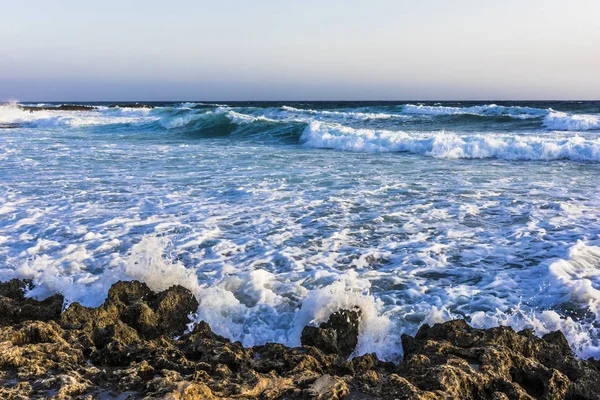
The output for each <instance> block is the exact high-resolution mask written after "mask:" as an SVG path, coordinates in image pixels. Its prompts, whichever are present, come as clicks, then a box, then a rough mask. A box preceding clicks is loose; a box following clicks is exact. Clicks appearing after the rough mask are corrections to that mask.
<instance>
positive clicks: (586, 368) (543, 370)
mask: <svg viewBox="0 0 600 400" xmlns="http://www.w3.org/2000/svg"><path fill="white" fill-rule="evenodd" d="M28 285H30V282H27V281H22V280H11V281H9V282H6V283H0V398H2V399H32V398H34V399H35V398H53V399H70V398H77V399H138V398H147V399H221V398H227V399H255V398H258V399H313V398H314V399H351V400H368V399H496V400H501V399H598V398H600V373H599V372H598V368H599V367H600V364H599V363H597V362H596V361H594V360H581V359H578V358H576V357H575V356H574V354H573V352H572V351H571V349H570V348H569V344H568V343H567V340H566V339H565V337H564V336H563V334H562V333H561V332H558V331H557V332H553V333H550V334H547V335H545V336H544V337H543V338H539V337H537V336H535V335H533V333H532V332H531V331H529V330H524V331H520V332H515V331H514V330H513V329H511V328H509V327H497V328H491V329H475V328H473V327H470V326H469V325H468V324H467V323H466V322H465V321H463V320H456V321H451V322H446V323H444V324H436V325H434V326H428V325H423V326H422V327H421V329H420V330H419V332H418V333H417V334H416V335H415V336H414V337H411V336H408V335H404V336H403V338H402V347H403V350H404V359H403V360H402V362H400V363H399V364H395V363H390V362H384V361H381V360H379V359H378V358H377V357H376V356H375V355H374V354H366V355H362V356H359V357H354V358H352V359H348V357H349V356H350V355H351V354H352V353H353V351H354V349H355V347H356V345H357V342H358V333H359V332H358V330H359V321H360V317H361V316H360V311H359V310H340V311H339V312H336V313H334V314H332V315H331V316H330V318H329V320H328V322H326V323H323V324H321V325H320V326H307V327H305V329H304V330H303V332H302V347H298V348H288V347H286V346H283V345H281V344H276V343H268V344H266V345H264V346H255V347H252V348H245V347H243V346H242V344H241V343H239V342H231V341H230V340H228V339H226V338H223V337H221V336H219V335H217V334H215V333H214V332H212V330H211V328H210V326H209V325H208V324H207V323H205V322H201V323H199V324H197V325H195V326H194V327H193V329H192V330H191V331H189V330H188V323H189V318H188V315H189V314H191V313H193V312H195V311H196V310H197V308H198V302H197V301H196V299H195V298H194V296H193V295H192V294H191V293H190V292H189V291H188V290H187V289H185V288H183V287H181V286H174V287H171V288H170V289H168V290H166V291H163V292H160V293H154V292H152V291H151V290H150V289H149V288H148V287H147V286H146V285H145V284H144V283H141V282H137V281H132V282H118V283H116V284H114V285H113V286H112V287H111V289H110V291H109V293H108V297H107V299H106V301H105V302H104V303H103V304H102V305H101V306H99V307H98V308H87V307H84V306H82V305H80V304H78V303H73V304H71V305H70V306H69V307H68V308H67V309H66V310H64V311H63V310H62V308H63V297H62V296H61V295H54V296H52V297H49V298H47V299H45V300H43V301H36V300H33V299H29V298H26V297H25V296H24V294H25V291H26V289H27V287H28Z"/></svg>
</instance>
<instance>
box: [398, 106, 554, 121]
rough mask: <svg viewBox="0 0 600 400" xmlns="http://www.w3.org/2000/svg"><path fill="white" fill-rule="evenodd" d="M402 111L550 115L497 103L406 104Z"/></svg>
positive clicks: (538, 109)
mask: <svg viewBox="0 0 600 400" xmlns="http://www.w3.org/2000/svg"><path fill="white" fill-rule="evenodd" d="M402 112H403V113H406V114H417V115H434V116H435V115H479V116H507V117H512V118H519V119H529V118H540V117H543V116H545V115H548V113H549V111H548V110H544V109H540V108H531V107H506V106H498V105H496V104H487V105H481V106H473V107H446V106H427V105H415V104H406V105H404V106H403V107H402Z"/></svg>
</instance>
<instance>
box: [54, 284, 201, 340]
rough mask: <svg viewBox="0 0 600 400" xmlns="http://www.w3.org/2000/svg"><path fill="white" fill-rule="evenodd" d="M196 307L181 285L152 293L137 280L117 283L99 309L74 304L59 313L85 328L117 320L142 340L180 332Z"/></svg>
mask: <svg viewBox="0 0 600 400" xmlns="http://www.w3.org/2000/svg"><path fill="white" fill-rule="evenodd" d="M197 309H198V301H197V300H196V298H195V297H194V295H192V293H191V292H190V291H189V290H187V289H185V288H184V287H181V286H172V287H170V288H169V289H167V290H165V291H163V292H160V293H154V292H152V291H151V290H150V289H149V288H148V286H147V285H146V284H145V283H142V282H138V281H131V282H123V281H120V282H117V283H115V284H114V285H113V286H112V287H111V288H110V290H109V292H108V297H107V299H106V301H105V302H104V303H103V304H102V305H101V306H100V307H98V308H89V307H83V306H82V305H80V304H79V303H73V304H71V306H70V307H69V308H68V309H67V310H66V311H65V312H64V313H63V314H62V315H61V322H62V323H63V324H65V325H68V326H71V327H75V328H83V329H86V330H90V331H92V330H98V329H104V328H105V327H106V326H108V325H112V324H114V323H116V322H117V321H121V322H124V323H125V324H127V325H128V326H130V327H131V328H133V329H135V330H136V331H137V333H138V334H139V336H140V337H142V338H144V339H149V338H157V337H159V336H167V337H172V336H175V335H181V334H182V333H183V332H184V331H185V329H186V328H187V324H188V323H189V322H190V321H189V317H188V316H189V315H190V314H191V313H193V312H195V311H196V310H197Z"/></svg>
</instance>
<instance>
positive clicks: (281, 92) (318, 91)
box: [0, 0, 600, 101]
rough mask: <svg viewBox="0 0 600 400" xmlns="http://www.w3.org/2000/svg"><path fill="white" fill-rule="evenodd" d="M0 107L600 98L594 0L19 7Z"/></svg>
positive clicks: (0, 50) (269, 0) (8, 36)
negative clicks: (77, 103)
mask: <svg viewBox="0 0 600 400" xmlns="http://www.w3.org/2000/svg"><path fill="white" fill-rule="evenodd" d="M1 9H2V10H1V12H0V100H21V101H44V100H45V101H52V100H54V101H69V100H70V101H74V100H79V101H84V100H88V101H100V100H105V101H111V100H114V101H127V100H148V101H149V100H519V99H535V100H538V99H539V100H544V99H548V100H549V99H565V100H567V99H576V100H600V76H599V75H600V1H598V0H568V1H567V0H518V1H517V0H503V1H489V0H412V1H408V0H370V1H366V0H363V1H355V0H345V1H342V0H320V1H316V0H302V1H299V0H298V1H297V0H285V1H282V0H277V1H275V0H254V1H248V0H237V1H234V0H218V1H217V0H215V1H203V0H194V1H191V0H190V1H188V0H171V1H168V2H166V1H164V0H144V1H137V0H119V1H114V0H102V1H96V2H89V1H82V0H55V1H47V0H43V1H41V0H28V1H6V2H3V5H2V7H1Z"/></svg>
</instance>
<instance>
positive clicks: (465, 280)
mask: <svg viewBox="0 0 600 400" xmlns="http://www.w3.org/2000/svg"><path fill="white" fill-rule="evenodd" d="M90 104H91V105H95V106H98V109H97V110H91V111H56V110H48V111H36V112H29V111H24V110H23V109H21V108H19V107H18V105H17V104H16V103H13V104H5V105H3V106H0V279H3V280H4V279H8V278H12V277H25V278H32V279H33V280H34V282H35V283H36V285H37V286H36V287H35V289H34V290H33V291H31V292H30V293H29V294H28V295H30V296H33V297H36V298H44V297H45V296H48V295H50V294H52V293H56V292H61V293H63V294H64V295H65V297H66V300H67V302H74V301H78V302H80V303H82V304H84V305H88V306H96V305H98V304H100V303H101V302H102V301H103V300H104V298H105V296H106V293H107V290H108V288H109V287H110V285H111V284H112V283H114V282H116V281H117V280H119V279H139V280H143V281H145V282H146V283H148V285H149V286H150V287H151V288H152V289H155V290H162V289H165V288H167V287H169V286H170V285H173V284H181V285H183V286H185V287H187V288H189V289H190V290H192V291H193V293H194V294H195V295H196V296H197V298H198V299H199V301H200V307H199V309H198V312H197V315H195V316H194V317H193V318H194V319H196V320H206V321H207V322H209V323H210V325H211V326H212V327H213V329H214V330H215V331H216V332H217V333H219V334H221V335H224V336H226V337H229V338H231V339H234V340H241V341H242V342H243V343H244V344H245V345H255V344H262V343H265V342H269V341H275V342H280V343H285V344H288V345H298V344H299V342H300V333H301V330H302V328H303V327H304V325H306V324H308V323H311V322H312V323H315V322H320V321H324V320H326V319H327V317H328V316H329V314H330V313H331V312H333V311H335V310H338V309H340V308H348V307H359V308H361V310H362V312H363V320H362V324H361V328H360V329H361V335H360V338H359V348H358V349H357V351H356V353H357V354H362V353H366V352H376V353H377V354H378V355H379V356H380V357H383V358H385V359H395V358H397V357H400V356H401V346H400V336H401V334H402V333H409V334H412V333H415V332H416V330H417V329H418V327H419V326H420V325H421V324H423V323H434V322H440V321H444V320H449V319H453V318H466V319H467V320H468V321H470V323H471V324H473V325H475V326H478V327H490V326H496V325H499V324H503V325H510V326H513V327H515V329H522V328H526V327H530V328H533V329H534V330H535V332H536V333H537V334H540V335H541V334H544V333H546V332H548V331H551V330H556V329H561V330H562V331H563V332H564V333H565V335H566V336H567V338H568V340H569V342H570V343H571V345H572V346H573V347H574V349H575V350H576V352H577V353H578V354H579V355H580V356H582V357H589V356H595V357H599V356H600V340H599V337H598V334H599V328H600V179H599V178H600V103H599V102H515V103H506V102H497V103H495V104H492V103H491V102H480V103H472V102H471V103H469V102H463V103H458V102H454V103H451V102H446V103H434V102H429V103H417V102H382V103H373V102H366V103H364V102H363V103H361V102H354V103H327V102H319V103H293V102H281V103H225V104H212V103H154V104H153V105H155V106H156V107H155V108H153V109H131V108H120V107H117V108H114V107H109V105H110V104H108V103H96V104H92V103H90ZM54 105H57V104H47V105H46V106H54ZM7 124H11V125H10V126H11V129H8V128H7V126H8V125H7ZM2 127H4V128H2Z"/></svg>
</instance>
